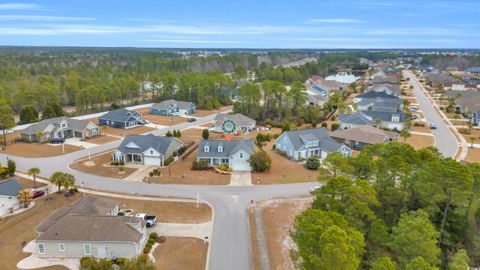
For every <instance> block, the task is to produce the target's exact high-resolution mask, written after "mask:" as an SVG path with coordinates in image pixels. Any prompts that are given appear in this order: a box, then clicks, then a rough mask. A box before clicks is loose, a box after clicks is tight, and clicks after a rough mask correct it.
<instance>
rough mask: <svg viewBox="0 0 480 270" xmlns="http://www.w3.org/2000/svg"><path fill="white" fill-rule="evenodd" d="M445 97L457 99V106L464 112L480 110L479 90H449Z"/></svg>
mask: <svg viewBox="0 0 480 270" xmlns="http://www.w3.org/2000/svg"><path fill="white" fill-rule="evenodd" d="M445 96H447V97H453V98H455V104H456V105H457V106H459V107H460V108H461V109H462V111H464V112H475V111H478V110H480V91H478V90H474V89H469V90H465V91H455V90H448V91H445Z"/></svg>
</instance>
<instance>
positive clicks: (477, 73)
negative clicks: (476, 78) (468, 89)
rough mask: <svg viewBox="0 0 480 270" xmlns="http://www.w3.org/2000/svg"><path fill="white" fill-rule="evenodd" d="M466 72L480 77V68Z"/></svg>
mask: <svg viewBox="0 0 480 270" xmlns="http://www.w3.org/2000/svg"><path fill="white" fill-rule="evenodd" d="M464 72H465V74H469V75H480V67H471V68H467V69H465V71H464Z"/></svg>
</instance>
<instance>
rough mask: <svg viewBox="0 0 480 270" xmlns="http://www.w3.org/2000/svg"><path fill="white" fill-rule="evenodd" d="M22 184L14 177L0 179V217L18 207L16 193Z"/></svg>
mask: <svg viewBox="0 0 480 270" xmlns="http://www.w3.org/2000/svg"><path fill="white" fill-rule="evenodd" d="M21 190H23V186H22V185H21V184H20V183H19V182H18V181H17V179H16V178H9V179H5V180H0V217H1V216H3V215H6V214H9V213H10V212H11V211H14V210H17V209H19V208H20V206H21V204H20V202H19V200H18V196H17V195H18V193H19V192H20V191H21Z"/></svg>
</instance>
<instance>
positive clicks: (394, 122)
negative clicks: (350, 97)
mask: <svg viewBox="0 0 480 270" xmlns="http://www.w3.org/2000/svg"><path fill="white" fill-rule="evenodd" d="M377 120H379V121H380V128H384V129H389V130H396V131H400V130H403V129H404V127H405V120H406V117H405V113H403V112H377V111H356V112H354V113H352V114H340V115H339V124H340V129H349V128H353V127H357V126H376V125H377Z"/></svg>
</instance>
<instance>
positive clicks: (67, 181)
mask: <svg viewBox="0 0 480 270" xmlns="http://www.w3.org/2000/svg"><path fill="white" fill-rule="evenodd" d="M73 186H75V176H73V175H71V174H68V173H64V179H63V187H64V188H65V189H66V190H67V189H69V188H71V187H73Z"/></svg>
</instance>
